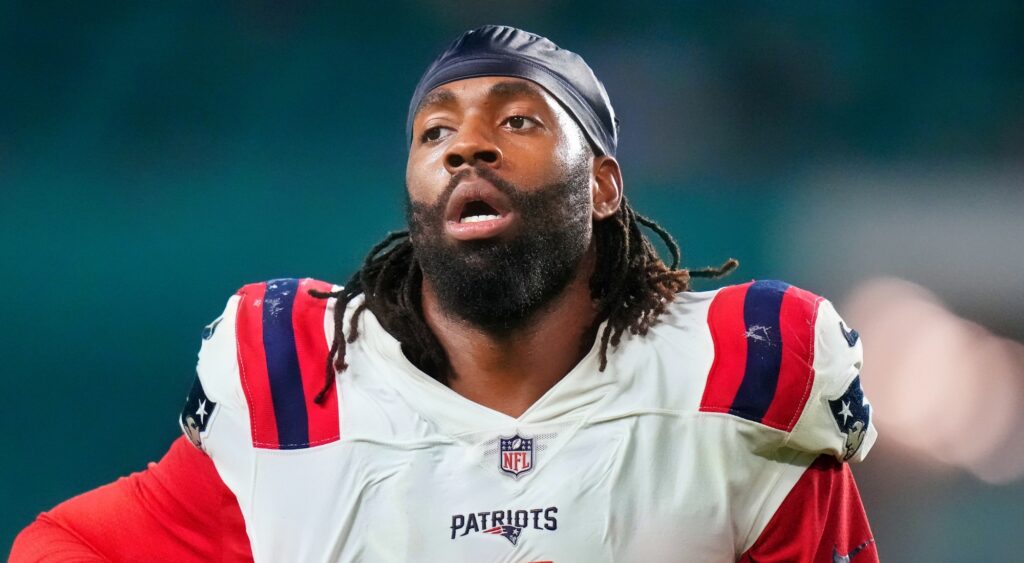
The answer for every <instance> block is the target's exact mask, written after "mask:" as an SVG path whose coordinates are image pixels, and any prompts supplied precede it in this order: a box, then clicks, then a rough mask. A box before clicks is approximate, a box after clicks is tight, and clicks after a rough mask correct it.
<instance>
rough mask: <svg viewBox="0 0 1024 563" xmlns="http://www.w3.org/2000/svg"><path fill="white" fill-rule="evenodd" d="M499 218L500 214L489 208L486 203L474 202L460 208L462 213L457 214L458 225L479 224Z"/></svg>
mask: <svg viewBox="0 0 1024 563" xmlns="http://www.w3.org/2000/svg"><path fill="white" fill-rule="evenodd" d="M500 218H501V213H499V212H498V210H497V209H495V208H493V207H491V206H490V205H489V204H488V203H487V202H486V201H480V200H474V201H470V202H469V203H467V204H466V205H465V206H463V207H462V213H460V214H459V223H479V222H481V221H493V220H495V219H500Z"/></svg>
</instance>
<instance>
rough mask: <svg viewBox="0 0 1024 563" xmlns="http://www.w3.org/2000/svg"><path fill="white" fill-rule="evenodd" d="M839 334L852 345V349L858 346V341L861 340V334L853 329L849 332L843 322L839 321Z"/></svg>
mask: <svg viewBox="0 0 1024 563" xmlns="http://www.w3.org/2000/svg"><path fill="white" fill-rule="evenodd" d="M839 332H842V333H843V338H845V339H846V343H847V344H849V345H850V348H853V347H854V346H855V345H856V344H857V339H859V338H860V333H859V332H857V331H856V330H854V329H852V328H851V329H849V330H847V328H846V325H845V324H843V321H839Z"/></svg>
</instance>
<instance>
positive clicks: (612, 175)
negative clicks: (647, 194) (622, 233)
mask: <svg viewBox="0 0 1024 563" xmlns="http://www.w3.org/2000/svg"><path fill="white" fill-rule="evenodd" d="M590 189H591V192H592V195H593V200H594V220H596V221H602V220H604V219H607V218H609V217H611V216H612V215H615V213H616V212H617V211H618V210H619V206H620V205H621V204H622V171H621V170H619V163H618V161H617V160H615V157H612V156H607V155H606V156H598V157H595V158H594V178H593V180H592V181H591V183H590Z"/></svg>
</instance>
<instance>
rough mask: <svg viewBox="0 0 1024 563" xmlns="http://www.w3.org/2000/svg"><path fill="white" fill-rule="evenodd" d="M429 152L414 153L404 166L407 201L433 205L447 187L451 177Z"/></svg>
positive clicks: (438, 160)
mask: <svg viewBox="0 0 1024 563" xmlns="http://www.w3.org/2000/svg"><path fill="white" fill-rule="evenodd" d="M428 152H429V151H414V152H412V153H410V154H409V160H408V162H406V165H405V187H406V190H407V191H408V192H409V199H410V200H412V201H414V202H416V203H424V204H433V203H434V202H436V201H437V199H438V197H439V196H440V195H441V192H443V191H444V189H445V187H446V186H447V185H448V181H449V180H450V179H451V176H450V175H449V174H448V172H447V170H445V168H444V165H443V163H442V162H441V161H440V159H438V158H433V157H431V155H430V154H425V153H428Z"/></svg>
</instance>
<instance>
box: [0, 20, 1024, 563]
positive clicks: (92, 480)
mask: <svg viewBox="0 0 1024 563" xmlns="http://www.w3.org/2000/svg"><path fill="white" fill-rule="evenodd" d="M1021 6H1022V5H1021V4H1020V3H1017V2H981V3H952V2H934V3H922V4H920V5H916V6H915V5H913V4H911V3H906V4H904V3H881V2H857V3H854V2H834V3H827V4H825V5H822V4H819V3H804V2H795V3H785V4H782V3H751V4H747V3H740V2H711V3H709V2H692V3H691V2H681V3H671V4H642V5H633V4H626V3H617V2H602V1H595V2H567V3H543V2H522V3H500V2H477V3H473V4H468V3H454V2H452V3H449V2H441V1H433V2H422V3H403V4H392V3H353V4H351V5H349V4H343V3H336V4H320V3H315V2H294V3H292V2H268V1H261V2H226V3H206V2H178V3H122V4H119V3H56V2H10V1H8V2H0V268H2V272H0V273H2V275H0V280H2V281H0V283H2V286H0V289H2V298H0V358H2V362H0V382H2V384H3V389H4V394H3V396H4V402H3V404H4V406H5V408H4V415H5V418H6V419H7V422H8V423H7V425H6V432H5V433H4V435H5V440H4V441H5V446H4V448H3V449H2V452H3V453H2V454H0V507H3V510H2V511H0V545H5V546H9V545H10V543H11V542H12V541H13V538H14V536H15V535H16V533H17V532H18V530H20V529H21V528H22V527H24V526H25V525H27V524H28V523H29V522H30V521H31V520H32V518H33V517H34V516H35V515H36V514H38V513H39V512H40V511H43V510H46V509H49V508H50V507H52V506H53V505H55V504H57V503H58V502H60V501H61V500H63V499H66V498H68V497H70V496H71V495H74V494H77V493H79V492H82V491H85V490H87V489H90V488H93V487H96V486H98V485H100V484H103V483H106V482H109V481H111V480H113V479H115V478H116V477H117V476H120V475H125V474H127V473H129V472H131V471H135V470H139V469H141V468H143V467H144V466H145V463H146V462H147V461H151V460H156V459H159V457H160V456H161V455H162V453H163V452H164V451H165V449H166V447H167V445H168V443H169V442H170V441H171V440H173V439H174V438H175V437H176V436H177V435H178V433H179V430H178V427H177V423H176V416H177V413H178V410H179V409H180V407H181V404H182V402H183V400H184V397H185V394H186V392H187V390H188V387H189V385H190V383H191V380H192V377H193V373H194V371H193V370H194V365H195V354H196V352H197V351H198V346H199V336H200V331H201V329H202V328H203V326H204V325H205V324H207V323H208V322H209V321H210V320H212V319H213V318H214V317H216V316H217V315H218V314H219V313H220V311H221V309H222V307H223V304H224V302H225V300H226V299H227V297H228V296H229V295H231V294H232V293H233V292H234V291H235V289H237V288H238V287H239V286H241V285H242V284H244V283H247V282H250V281H257V280H262V279H268V278H273V277H284V276H312V277H317V278H321V279H326V280H331V281H335V282H341V281H343V280H345V279H346V278H347V277H348V275H349V274H350V273H351V271H352V270H353V269H354V268H355V267H356V266H357V265H358V263H359V261H360V260H361V258H362V256H363V254H364V253H365V252H366V250H368V249H369V247H370V246H371V245H372V244H373V243H374V242H376V241H377V240H379V238H380V237H381V236H382V235H383V234H384V233H385V232H386V231H388V230H391V229H395V228H399V227H401V226H402V224H403V219H402V217H403V215H402V208H401V205H402V201H403V199H402V190H403V181H404V166H405V152H406V144H405V139H404V138H403V135H404V133H403V130H404V119H405V114H406V109H407V104H408V97H409V95H410V94H411V92H412V89H413V87H414V85H415V82H416V80H417V79H418V77H419V74H420V73H421V72H422V70H423V69H424V68H425V66H426V65H427V64H428V63H429V62H430V60H431V59H432V58H433V56H434V54H435V53H437V52H438V51H439V50H440V49H442V48H443V47H444V46H445V45H446V44H447V43H448V42H449V41H450V40H452V39H453V38H454V37H455V36H456V35H457V34H458V33H459V32H461V31H462V30H464V29H468V28H471V27H475V26H477V25H481V24H484V23H508V24H511V25H517V26H521V27H524V28H526V29H529V30H531V31H535V32H537V33H541V34H544V35H547V36H549V37H551V38H552V39H553V40H554V41H556V42H557V43H559V44H560V45H562V46H564V47H566V48H569V49H572V50H574V51H576V52H578V53H581V54H582V55H584V56H585V57H586V59H587V60H588V62H590V64H591V65H592V66H593V68H594V69H595V71H596V73H597V74H598V76H599V77H601V79H602V80H603V81H604V82H605V84H606V86H607V88H608V91H609V93H610V95H611V98H612V100H613V102H614V103H615V106H616V108H617V110H618V112H619V114H620V118H621V120H622V123H623V125H622V137H621V141H620V147H621V149H620V154H619V157H620V161H621V163H622V166H623V169H624V173H625V178H626V189H627V193H628V194H629V197H630V198H631V200H632V201H633V203H634V205H635V206H636V207H637V208H638V209H639V210H641V211H643V212H646V213H647V214H649V215H650V216H652V217H653V218H655V219H656V220H658V221H659V222H661V223H662V224H663V225H664V226H666V227H667V228H668V229H669V230H670V231H671V232H672V233H674V235H675V236H676V237H677V239H678V240H679V242H680V245H681V246H682V248H683V252H684V262H685V263H686V264H688V265H691V266H703V265H707V264H712V263H713V264H717V263H720V262H721V261H722V260H724V259H725V258H727V257H731V256H734V257H736V258H739V259H740V261H741V263H742V266H741V270H740V271H739V272H738V273H737V274H736V275H735V276H734V277H733V281H743V280H747V279H750V278H766V277H768V278H782V279H786V280H787V281H790V282H792V283H795V284H798V285H802V286H804V287H807V288H808V289H811V290H813V291H815V292H817V293H821V294H824V295H828V296H830V297H834V298H836V299H838V300H841V298H842V296H843V295H845V293H846V292H847V291H848V290H849V289H850V287H851V286H852V284H853V282H854V281H855V280H854V279H853V278H852V277H851V276H845V275H844V276H840V277H837V278H830V277H829V276H828V275H827V273H828V272H829V271H830V270H831V269H832V268H833V265H834V263H835V262H838V261H843V259H844V258H843V256H827V258H828V259H827V260H822V259H821V258H820V255H816V256H818V258H815V259H813V260H808V259H804V258H803V257H802V256H803V255H802V254H800V253H799V252H795V251H793V250H792V249H793V248H794V246H793V244H792V243H791V242H792V241H791V239H790V238H787V237H790V236H791V234H792V233H791V231H790V227H791V224H793V223H796V222H799V221H801V220H802V218H803V217H805V216H807V215H809V214H813V213H815V212H816V211H815V210H816V209H817V208H816V207H814V205H820V203H817V204H812V203H808V202H809V201H812V202H813V201H819V202H820V198H824V199H825V201H826V202H828V201H830V200H829V198H831V197H833V196H832V195H830V193H828V190H825V189H824V188H822V187H820V186H819V185H817V184H816V181H815V179H816V178H819V177H821V175H823V174H825V175H828V176H829V177H834V176H835V175H838V176H840V177H843V178H846V177H853V176H856V173H858V172H859V171H863V170H875V171H877V170H883V171H884V170H893V169H895V170H900V171H907V170H909V171H910V172H906V174H908V175H910V176H913V177H916V176H915V174H917V172H916V171H919V170H924V171H926V172H927V173H926V174H925V175H926V176H928V177H930V178H932V177H934V178H938V179H937V180H936V181H931V182H907V185H906V186H905V188H901V189H899V190H895V191H889V192H883V197H896V196H898V198H897V199H896V200H894V201H895V202H894V203H891V204H889V203H884V202H883V203H879V205H881V206H886V205H894V206H901V205H913V204H914V202H915V201H926V200H929V199H931V198H933V197H939V196H940V195H941V197H943V198H947V199H949V200H950V201H953V202H962V203H963V205H969V204H971V203H972V202H977V201H979V200H980V201H987V202H990V203H993V202H994V205H995V207H999V208H1001V209H1003V210H1004V211H1006V212H1007V213H1010V214H1011V216H1017V215H1016V213H1017V212H1018V211H1024V209H1022V208H1021V206H1020V202H1021V200H1020V198H1019V197H1018V194H1019V190H1020V186H1021V185H1022V184H1021V183H1020V182H1019V180H1020V179H1021V178H1024V174H1021V167H1020V163H1021V162H1022V160H1021V157H1022V156H1024V133H1022V131H1024V96H1022V92H1024V9H1022V7H1021ZM932 170H938V171H939V172H937V173H933V172H928V171H932ZM950 170H955V171H957V173H960V172H963V171H968V172H971V173H974V172H977V171H979V170H982V171H995V172H994V173H998V175H999V176H1000V178H1009V180H1006V181H1005V182H1001V183H998V186H997V187H988V188H986V187H985V186H983V185H973V184H970V182H968V184H970V187H969V189H963V190H961V189H959V188H955V187H950V186H949V185H946V184H945V183H944V182H943V178H944V177H945V176H946V174H947V172H948V171H950ZM972 171H973V172H972ZM958 185H959V184H958ZM1007 186H1009V187H1007ZM845 191H846V192H847V193H845V194H843V195H844V196H849V195H850V194H849V191H850V190H849V189H847V190H845ZM854 195H856V194H854ZM877 195H878V194H873V195H872V194H865V195H864V198H870V197H876V196H877ZM815 198H817V199H815ZM953 208H954V210H955V209H956V205H954V206H953ZM949 219H951V218H950V217H945V216H940V217H936V218H935V221H936V222H939V223H941V222H943V221H946V220H949ZM870 228H871V227H870V221H869V218H865V224H864V229H865V230H869V229H870ZM1016 234H1024V229H1022V230H1021V231H1020V232H1011V236H1009V237H993V238H992V240H990V241H987V242H986V244H987V243H989V242H990V243H991V244H993V245H996V248H1005V249H1006V250H1005V251H999V252H996V251H993V252H992V254H991V256H988V255H987V254H986V252H985V248H986V246H982V247H981V249H978V250H977V252H978V253H979V254H981V257H978V258H977V260H981V263H980V264H981V267H980V268H972V269H971V271H956V268H955V267H954V268H952V271H947V270H949V268H947V269H942V270H941V271H942V272H945V273H946V274H948V276H949V277H948V278H945V279H935V278H934V277H930V276H925V275H918V276H917V279H916V280H915V281H918V282H919V283H924V284H926V285H927V286H928V287H930V288H931V289H933V290H935V291H936V292H938V293H939V294H940V295H942V296H943V297H944V298H947V299H948V300H949V301H950V302H951V303H952V305H953V306H954V307H955V308H956V310H957V312H958V313H960V314H962V315H965V316H967V317H968V318H971V319H973V320H975V321H977V322H979V323H982V324H984V325H986V326H989V327H992V328H993V329H994V330H996V331H997V332H998V333H999V334H1002V335H1004V336H1007V337H1010V338H1013V339H1016V340H1018V341H1019V340H1020V339H1021V338H1022V335H1024V322H1022V321H1021V319H1022V318H1024V316H1022V313H1024V304H1022V302H1021V299H1022V297H1021V294H1024V292H1018V293H1017V294H1015V293H1014V292H1013V291H1012V288H1013V287H1017V288H1018V289H1020V288H1021V287H1022V284H1021V278H1020V277H1019V275H1020V273H1021V272H1020V266H1019V264H1021V263H1024V260H1021V258H1022V257H1021V251H1020V248H1019V241H1020V239H1019V238H1016V239H1015V240H1014V236H1013V235H1016ZM826 235H827V236H835V237H842V236H845V235H844V233H836V232H832V233H828V232H826ZM1007 239H1009V240H1007ZM803 242H804V244H811V245H812V246H813V245H815V244H817V242H816V241H811V242H809V243H808V242H807V241H806V240H805V241H803ZM903 243H904V241H903V240H902V239H901V238H896V239H893V240H892V241H891V244H892V245H893V246H894V247H897V248H898V247H899V246H900V245H901V244H903ZM1000 244H1003V245H1006V246H1003V247H999V246H998V245H1000ZM916 259H917V260H919V261H920V260H924V261H925V262H928V261H931V262H928V263H935V264H936V268H941V267H942V265H943V264H947V263H948V262H946V259H947V258H946V257H943V256H942V249H941V248H939V249H937V252H936V254H935V255H934V256H931V257H929V256H917V258H916ZM872 262H873V261H871V260H866V261H865V264H864V265H863V271H865V272H868V271H871V272H875V273H887V274H892V275H902V276H905V277H911V278H913V277H914V276H915V272H917V270H914V269H913V264H909V262H913V260H911V261H908V264H909V265H908V264H904V263H903V262H900V263H897V264H896V265H893V266H888V265H884V264H883V265H878V267H877V268H873V264H872ZM1006 264H1010V265H1009V266H1005V265H1006ZM875 265H877V264H875ZM987 266H991V267H995V268H1002V267H1006V268H1009V270H999V271H1000V272H1008V273H1006V274H1001V275H1000V276H996V277H998V278H999V279H1003V280H1007V281H1006V282H1005V284H1004V285H1008V286H1009V287H1010V290H1006V291H1005V293H999V291H1000V290H999V288H998V287H997V288H996V289H995V290H993V291H994V292H995V293H993V294H991V297H987V296H983V297H982V298H981V299H975V300H964V301H961V300H959V299H960V298H959V296H960V295H961V294H960V293H958V292H957V291H956V289H957V288H958V287H959V288H962V287H965V286H970V285H971V284H972V283H975V281H974V280H975V278H976V277H981V278H984V277H985V275H984V271H985V268H986V267H987ZM858 267H859V266H858ZM944 275H945V274H944ZM1014 276H1018V277H1014ZM711 287H714V284H710V283H702V284H699V286H698V288H699V289H701V288H703V289H706V288H711ZM999 287H1004V286H999ZM1014 296H1016V297H1014ZM1016 375H1017V376H1020V373H1017V374H1016ZM869 391H870V389H869ZM923 392H926V391H923ZM979 424H984V422H983V421H979ZM883 440H884V433H883ZM950 447H955V444H951V445H950ZM887 451H889V450H886V445H885V444H884V443H881V442H880V445H879V448H878V452H877V454H876V456H877V458H878V461H876V462H874V464H873V463H871V462H869V463H868V464H866V465H864V466H862V467H858V468H857V470H856V471H857V475H858V478H859V482H860V485H861V489H862V492H863V495H864V498H865V502H866V504H867V505H868V509H869V513H870V515H871V517H872V523H873V526H874V529H875V532H876V536H877V539H878V543H879V545H880V546H881V553H882V556H883V557H884V558H885V559H886V560H889V561H912V560H913V561H922V560H937V561H982V560H1013V559H1015V558H1019V557H1020V553H1021V552H1022V550H1024V540H1022V538H1021V535H1020V525H1021V521H1022V520H1021V514H1022V512H1021V509H1020V506H1021V501H1022V500H1024V484H1022V482H1021V480H1020V479H1016V480H1014V481H1012V482H1010V483H1006V484H1000V485H990V484H985V483H984V482H981V481H979V480H977V479H975V478H973V477H971V476H969V475H967V474H964V473H957V472H952V473H948V472H947V473H941V472H940V473H939V474H934V473H928V474H926V475H925V476H924V477H918V476H916V475H915V473H914V471H915V469H914V468H913V467H910V468H906V467H902V468H901V466H900V464H898V463H895V462H887V461H886V460H887V459H888V458H887V455H888V454H887ZM874 457H875V456H873V458H872V459H874Z"/></svg>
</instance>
